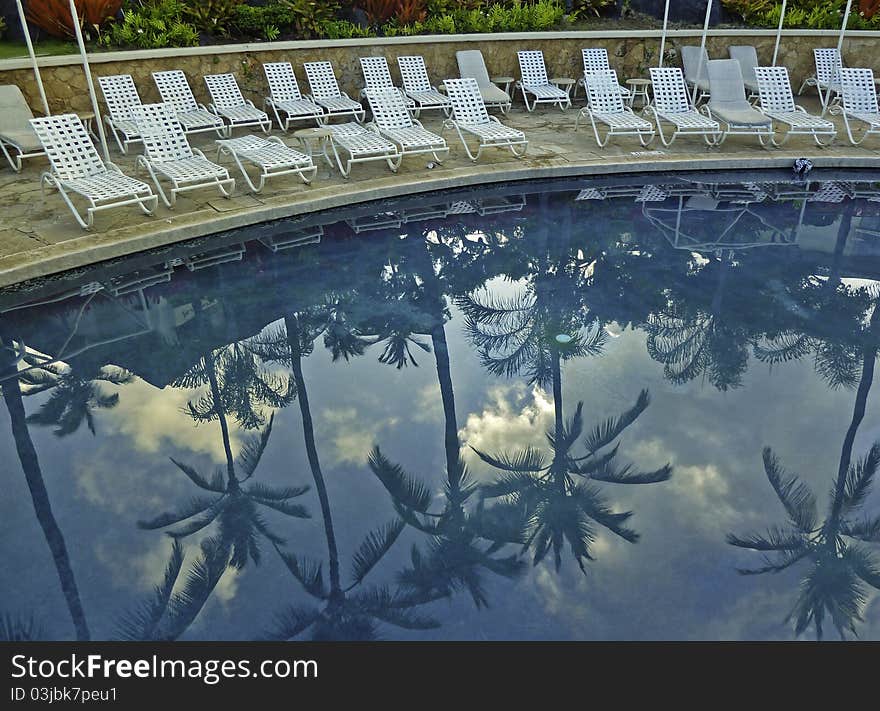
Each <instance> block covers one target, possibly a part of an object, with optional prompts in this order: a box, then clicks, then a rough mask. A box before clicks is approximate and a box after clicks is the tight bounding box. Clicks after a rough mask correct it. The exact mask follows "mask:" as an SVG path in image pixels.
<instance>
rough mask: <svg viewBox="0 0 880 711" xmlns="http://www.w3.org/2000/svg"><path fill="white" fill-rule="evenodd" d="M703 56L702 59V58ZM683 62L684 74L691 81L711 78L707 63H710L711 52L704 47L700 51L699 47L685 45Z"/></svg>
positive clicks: (682, 56) (682, 50) (682, 55)
mask: <svg viewBox="0 0 880 711" xmlns="http://www.w3.org/2000/svg"><path fill="white" fill-rule="evenodd" d="M700 57H702V60H701V59H700ZM681 63H682V66H683V67H684V76H685V79H687V80H688V81H690V82H694V81H706V80H708V78H709V74H708V69H707V68H706V64H708V63H709V54H708V53H707V52H706V50H705V49H704V50H703V51H702V52H700V48H699V47H695V46H692V45H690V46H684V47H682V48H681Z"/></svg>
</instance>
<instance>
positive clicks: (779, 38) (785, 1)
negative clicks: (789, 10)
mask: <svg viewBox="0 0 880 711" xmlns="http://www.w3.org/2000/svg"><path fill="white" fill-rule="evenodd" d="M786 5H788V0H782V11H781V12H780V13H779V27H777V28H776V45H775V46H774V47H773V66H774V67H775V66H776V58H777V57H778V56H779V43H780V42H781V41H782V23H783V22H784V21H785V7H786Z"/></svg>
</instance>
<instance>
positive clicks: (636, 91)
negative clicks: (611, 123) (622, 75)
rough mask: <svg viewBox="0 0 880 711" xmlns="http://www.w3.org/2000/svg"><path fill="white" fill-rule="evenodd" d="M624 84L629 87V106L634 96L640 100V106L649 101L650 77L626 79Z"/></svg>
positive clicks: (647, 103) (631, 105)
mask: <svg viewBox="0 0 880 711" xmlns="http://www.w3.org/2000/svg"><path fill="white" fill-rule="evenodd" d="M626 85H627V87H628V88H629V102H628V103H629V107H630V108H632V107H633V103H634V102H635V100H636V97H638V98H639V99H640V101H641V102H642V108H645V107H646V106H648V105H649V104H650V103H651V95H650V94H649V93H648V90H649V89H650V87H651V80H650V79H627V80H626Z"/></svg>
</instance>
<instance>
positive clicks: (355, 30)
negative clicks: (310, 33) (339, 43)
mask: <svg viewBox="0 0 880 711" xmlns="http://www.w3.org/2000/svg"><path fill="white" fill-rule="evenodd" d="M323 36H324V37H326V38H327V39H352V38H357V37H375V36H376V33H375V32H373V31H372V30H371V29H370V28H369V27H359V26H358V25H356V24H354V23H353V22H349V21H348V20H331V21H330V22H327V23H325V24H324V27H323Z"/></svg>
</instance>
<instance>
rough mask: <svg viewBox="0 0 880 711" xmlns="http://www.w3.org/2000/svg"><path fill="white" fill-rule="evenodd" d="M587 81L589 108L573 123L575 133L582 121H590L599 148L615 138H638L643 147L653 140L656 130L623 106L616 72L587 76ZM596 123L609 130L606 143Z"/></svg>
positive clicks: (583, 110) (579, 113)
mask: <svg viewBox="0 0 880 711" xmlns="http://www.w3.org/2000/svg"><path fill="white" fill-rule="evenodd" d="M586 80H587V81H586V87H587V105H586V107H585V108H583V109H581V110H580V112H578V115H577V118H576V119H575V123H574V130H575V131H577V129H578V124H579V122H580V120H581V118H589V119H590V123H591V124H592V125H593V135H594V136H595V137H596V143H598V144H599V147H600V148H604V147H605V146H606V145H608V141H609V140H611V137H612V136H637V137H638V139H639V143H641V144H642V145H643V146H647V145H648V144H649V143H650V142H651V141H653V140H654V126H653V125H652V124H651V122H650V121H646V120H645V119H643V118H640V117H639V116H636V115H635V114H634V113H633V110H632V109H631V108H630V107H629V106H626V105H625V104H624V103H623V97H622V96H621V95H620V82H619V81H617V72H615V71H614V70H613V69H609V70H607V71H604V72H596V73H593V74H590V75H589V76H587V77H586ZM597 121H598V122H599V123H604V124H605V125H606V126H608V133H606V134H605V138H604V139H603V138H602V137H601V136H599V127H598V126H597V125H596V122H597Z"/></svg>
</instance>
